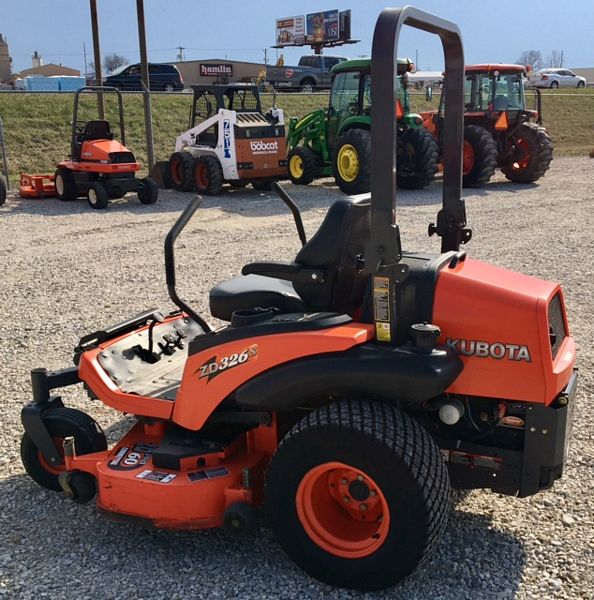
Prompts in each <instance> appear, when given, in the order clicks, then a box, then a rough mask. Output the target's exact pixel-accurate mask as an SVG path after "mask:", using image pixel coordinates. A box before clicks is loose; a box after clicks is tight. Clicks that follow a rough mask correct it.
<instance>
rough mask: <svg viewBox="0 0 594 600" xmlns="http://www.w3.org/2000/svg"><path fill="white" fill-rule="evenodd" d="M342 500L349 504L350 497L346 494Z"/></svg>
mask: <svg viewBox="0 0 594 600" xmlns="http://www.w3.org/2000/svg"><path fill="white" fill-rule="evenodd" d="M342 500H343V501H344V503H345V504H349V503H350V501H351V499H350V498H349V497H348V496H344V497H343V499H342Z"/></svg>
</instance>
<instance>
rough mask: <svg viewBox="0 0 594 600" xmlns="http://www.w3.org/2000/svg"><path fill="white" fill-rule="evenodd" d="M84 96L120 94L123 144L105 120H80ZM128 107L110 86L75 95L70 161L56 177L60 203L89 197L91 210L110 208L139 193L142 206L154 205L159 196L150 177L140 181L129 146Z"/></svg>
mask: <svg viewBox="0 0 594 600" xmlns="http://www.w3.org/2000/svg"><path fill="white" fill-rule="evenodd" d="M84 93H96V94H106V93H113V94H116V95H117V101H118V116H119V134H120V141H117V140H116V139H114V134H113V132H112V131H111V126H110V123H109V122H108V121H106V120H105V119H96V120H92V121H79V120H78V111H79V102H80V96H81V94H84ZM125 139H126V138H125V125H124V106H123V101H122V94H121V92H120V91H119V90H118V89H116V88H113V87H109V86H96V87H83V88H81V89H80V90H78V91H77V92H76V94H75V96H74V112H73V116H72V139H71V151H70V157H69V158H68V160H64V161H62V162H61V163H59V164H58V166H57V168H56V172H55V175H54V182H55V187H56V195H57V196H58V198H59V199H60V200H75V199H76V198H78V197H79V196H86V197H87V199H88V201H89V204H90V205H91V208H96V209H101V208H106V207H107V205H108V203H109V200H110V199H112V200H113V199H116V198H122V197H123V196H124V195H125V194H126V193H127V192H136V193H137V195H138V199H139V200H140V202H141V203H142V204H154V203H155V202H156V201H157V199H158V195H159V190H158V188H157V185H156V183H155V182H154V181H153V180H152V179H151V178H149V177H145V178H143V179H138V178H137V177H136V172H137V171H138V170H139V169H140V164H139V163H138V162H137V161H136V158H135V157H134V154H133V153H132V152H130V150H129V149H128V148H126V146H125V143H126V141H125Z"/></svg>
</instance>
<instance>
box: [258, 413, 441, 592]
mask: <svg viewBox="0 0 594 600" xmlns="http://www.w3.org/2000/svg"><path fill="white" fill-rule="evenodd" d="M449 495H450V483H449V476H448V471H447V468H446V466H445V464H444V461H443V459H442V457H441V455H440V451H439V448H438V447H437V445H436V444H435V442H434V441H433V440H432V438H431V436H430V435H429V434H428V433H427V431H426V430H425V429H424V428H423V427H422V426H421V425H420V424H419V423H417V422H416V421H414V420H413V419H412V418H411V417H409V416H408V415H406V414H405V413H403V412H401V411H399V410H398V409H396V408H395V407H394V406H392V405H389V404H384V403H380V402H370V401H343V402H338V403H335V404H331V405H328V406H324V407H322V408H320V409H318V410H316V411H314V412H312V413H310V414H309V415H308V416H307V417H305V418H304V419H303V420H302V421H300V422H299V423H297V425H295V427H293V429H291V431H289V433H288V434H287V435H286V436H285V437H284V439H283V440H282V442H281V444H280V446H279V447H278V449H277V451H276V453H275V455H274V456H273V458H272V462H271V465H270V468H269V470H268V474H267V479H266V488H265V508H266V509H267V512H268V516H269V520H270V524H271V526H272V529H273V531H274V534H275V536H276V538H277V539H278V541H279V542H280V544H281V546H282V547H283V548H284V550H285V552H286V553H287V554H288V555H289V557H290V558H291V559H292V560H293V561H295V562H296V563H297V564H298V565H299V566H300V567H301V568H302V569H304V570H305V571H307V572H308V573H309V574H310V575H312V576H313V577H315V578H316V579H319V580H320V581H323V582H325V583H329V584H331V585H338V586H341V587H347V588H354V589H357V590H362V591H372V590H379V589H383V588H386V587H389V586H392V585H394V584H396V583H398V582H399V581H401V580H402V579H404V578H405V577H406V576H407V575H409V574H410V573H412V572H413V571H414V570H415V569H416V568H417V567H418V566H419V565H420V564H421V563H422V562H423V561H424V560H425V559H426V558H427V556H429V554H430V553H431V552H432V550H433V548H434V547H435V545H436V543H437V540H438V539H439V536H440V535H441V533H442V531H443V529H444V527H445V525H446V522H447V518H448V514H449V508H450V500H449Z"/></svg>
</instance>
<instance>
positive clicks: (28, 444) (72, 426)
mask: <svg viewBox="0 0 594 600" xmlns="http://www.w3.org/2000/svg"><path fill="white" fill-rule="evenodd" d="M41 419H42V421H43V423H44V424H45V426H46V427H47V430H48V432H49V434H50V436H51V437H52V438H53V440H54V443H56V446H57V448H58V450H59V451H60V453H61V454H62V456H63V449H62V442H63V441H64V439H66V438H67V437H73V438H74V448H75V450H76V454H77V455H82V454H91V453H93V452H101V451H102V450H107V440H106V439H105V435H104V434H103V431H101V428H100V427H99V425H98V424H97V423H96V422H95V420H94V419H93V418H91V417H90V416H89V415H87V414H86V413H84V412H82V411H80V410H76V409H75V408H53V409H50V410H47V411H45V412H44V413H43V414H42V416H41ZM21 460H22V461H23V465H24V467H25V471H26V472H27V474H28V475H29V477H31V479H33V480H34V481H35V482H37V483H38V484H39V485H41V486H42V487H44V488H47V489H48V490H54V491H56V492H60V491H62V487H61V486H60V483H59V481H58V477H59V475H60V473H62V472H63V471H65V470H66V467H65V465H64V464H63V463H62V464H61V465H56V466H54V465H50V464H49V463H48V461H47V460H46V459H45V457H44V456H43V454H41V452H40V451H39V450H38V448H37V446H35V444H34V443H33V440H32V439H31V438H30V437H29V434H28V433H25V434H24V435H23V437H22V439H21Z"/></svg>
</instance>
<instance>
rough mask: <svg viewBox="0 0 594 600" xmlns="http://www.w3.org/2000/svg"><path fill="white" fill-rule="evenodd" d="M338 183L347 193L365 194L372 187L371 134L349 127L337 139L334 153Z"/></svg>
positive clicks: (335, 176)
mask: <svg viewBox="0 0 594 600" xmlns="http://www.w3.org/2000/svg"><path fill="white" fill-rule="evenodd" d="M332 170H333V172H334V179H335V180H336V185H337V186H338V187H339V188H340V189H341V191H343V192H344V193H345V194H363V193H365V192H368V191H369V190H370V189H371V134H370V133H369V131H367V130H366V129H349V130H348V131H345V132H344V133H343V134H342V135H341V136H340V137H339V138H338V140H337V141H336V146H335V147H334V152H333V153H332Z"/></svg>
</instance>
